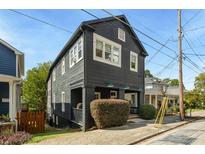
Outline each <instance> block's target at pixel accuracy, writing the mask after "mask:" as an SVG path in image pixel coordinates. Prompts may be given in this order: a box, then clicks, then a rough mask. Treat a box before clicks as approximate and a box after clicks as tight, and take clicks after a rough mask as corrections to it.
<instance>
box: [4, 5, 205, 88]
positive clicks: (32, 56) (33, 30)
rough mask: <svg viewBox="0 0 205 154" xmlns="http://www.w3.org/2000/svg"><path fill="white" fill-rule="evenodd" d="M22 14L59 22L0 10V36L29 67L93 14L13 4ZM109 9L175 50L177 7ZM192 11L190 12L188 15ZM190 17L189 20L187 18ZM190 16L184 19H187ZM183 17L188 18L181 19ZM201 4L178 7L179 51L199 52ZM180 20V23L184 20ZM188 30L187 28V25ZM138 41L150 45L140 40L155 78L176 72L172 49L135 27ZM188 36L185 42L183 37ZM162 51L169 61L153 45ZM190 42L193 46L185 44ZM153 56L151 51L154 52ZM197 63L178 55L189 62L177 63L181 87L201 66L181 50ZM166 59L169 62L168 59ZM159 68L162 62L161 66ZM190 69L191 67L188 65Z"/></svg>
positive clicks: (52, 54) (48, 57) (47, 57)
mask: <svg viewBox="0 0 205 154" xmlns="http://www.w3.org/2000/svg"><path fill="white" fill-rule="evenodd" d="M17 11H19V12H22V13H24V14H26V15H29V16H32V17H35V18H37V19H40V20H43V21H46V22H48V23H51V24H53V25H56V26H59V27H62V28H64V29H66V30H67V31H69V32H66V31H63V30H62V29H59V28H55V27H52V26H49V25H47V24H44V23H41V22H39V21H36V20H33V19H30V18H28V17H25V16H22V15H20V14H17V13H15V12H12V11H11V10H6V9H4V10H0V38H1V39H3V40H5V41H7V42H8V43H10V44H11V45H13V46H14V47H16V48H17V49H18V50H20V51H22V52H24V53H25V69H26V71H27V70H28V69H31V68H32V67H35V66H37V64H38V63H42V62H46V61H53V60H54V59H55V58H56V56H57V55H58V53H59V52H60V50H61V49H62V48H63V46H64V45H65V43H66V42H67V41H68V40H69V38H70V37H71V35H72V32H74V31H75V30H76V28H77V27H78V26H79V25H80V23H81V22H82V21H86V20H91V19H95V18H94V17H92V16H90V15H89V14H86V13H85V12H83V11H82V10H49V9H46V10H17ZM87 11H89V12H91V13H92V14H95V15H96V16H97V17H99V18H101V17H108V16H109V15H108V14H107V13H105V12H103V11H102V10H87ZM108 11H110V12H111V13H112V14H114V15H121V14H124V15H125V16H126V17H127V19H128V20H129V22H130V24H131V26H133V27H135V28H136V29H138V30H140V31H142V32H143V33H145V34H147V35H148V36H150V37H152V38H154V39H155V40H157V41H159V42H161V43H163V44H165V43H166V46H167V47H169V48H171V49H172V50H174V51H176V53H178V41H177V39H178V33H177V28H178V18H177V10H175V9H173V10H166V9H163V10H156V9H155V10H142V9H140V10H108ZM193 16H194V18H192V17H193ZM190 19H191V20H190ZM189 20H190V21H189ZM187 21H188V22H187ZM204 21H205V10H182V26H183V30H184V31H185V32H184V33H183V41H182V47H183V52H184V53H185V54H190V53H191V54H193V53H194V52H196V53H197V54H205V52H204V49H203V48H204V45H205V35H204V34H205V27H203V26H205V23H204ZM184 24H185V25H184ZM190 30H192V31H190ZM135 32H136V34H137V36H138V37H139V39H140V41H142V42H144V43H146V44H148V45H150V46H151V47H150V46H147V45H146V44H143V45H144V47H145V49H146V50H147V52H148V54H149V56H148V57H146V64H145V66H146V69H149V70H150V71H151V73H152V74H153V75H155V76H157V77H159V78H162V79H163V78H178V62H177V57H176V53H174V52H173V51H171V50H168V49H166V48H165V47H164V48H163V47H162V46H161V45H160V44H158V43H156V42H154V41H152V40H151V39H149V38H147V37H145V36H144V35H142V34H140V33H139V32H137V31H135ZM185 38H186V39H187V40H188V42H189V44H190V45H191V47H190V46H189V45H188V43H187V42H186V39H185ZM153 48H155V49H158V50H159V49H160V48H161V50H160V51H161V52H163V53H165V54H167V55H168V56H171V57H174V58H175V59H176V60H174V61H173V59H171V58H170V57H168V56H165V55H164V54H162V53H161V52H159V53H158V54H156V52H157V51H156V50H155V49H153ZM191 48H193V50H194V51H193V50H192V49H191ZM155 54H156V56H154V58H152V57H153V55H155ZM187 57H188V58H190V59H191V60H192V61H193V62H194V63H196V64H197V65H198V66H199V68H200V69H197V68H195V67H194V66H193V65H191V64H190V63H189V62H188V59H187V58H185V59H184V63H185V64H186V65H188V66H189V67H191V68H192V69H190V68H188V67H187V66H185V65H184V66H183V75H184V77H183V78H184V84H185V87H186V88H187V89H192V88H193V86H194V79H195V76H196V75H197V74H198V73H200V72H203V71H204V69H203V67H204V66H205V65H204V63H205V61H204V58H205V56H201V57H200V59H199V57H197V56H193V55H187ZM169 63H170V65H168V64H169ZM167 65H168V67H166V69H164V67H165V66H167ZM193 70H194V71H193Z"/></svg>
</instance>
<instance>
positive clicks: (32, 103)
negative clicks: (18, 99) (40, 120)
mask: <svg viewBox="0 0 205 154" xmlns="http://www.w3.org/2000/svg"><path fill="white" fill-rule="evenodd" d="M50 66H51V62H46V63H42V64H38V66H37V67H34V68H32V69H30V70H28V71H27V74H26V79H25V80H24V81H23V87H22V90H23V96H22V99H23V101H24V102H25V103H27V104H28V108H29V110H37V111H39V110H40V111H45V110H46V88H47V86H46V85H47V84H46V79H47V76H48V71H49V68H50Z"/></svg>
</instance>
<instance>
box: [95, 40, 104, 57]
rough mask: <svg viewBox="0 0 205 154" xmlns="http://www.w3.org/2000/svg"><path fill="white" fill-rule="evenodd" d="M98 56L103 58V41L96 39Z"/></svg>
mask: <svg viewBox="0 0 205 154" xmlns="http://www.w3.org/2000/svg"><path fill="white" fill-rule="evenodd" d="M96 57H100V58H103V42H102V41H100V40H96Z"/></svg>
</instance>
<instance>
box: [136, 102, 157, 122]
mask: <svg viewBox="0 0 205 154" xmlns="http://www.w3.org/2000/svg"><path fill="white" fill-rule="evenodd" d="M156 113H157V110H156V109H155V107H154V106H153V105H151V104H144V105H142V106H140V108H139V116H140V117H141V118H142V119H146V120H149V119H154V118H155V116H156Z"/></svg>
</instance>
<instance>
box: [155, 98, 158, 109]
mask: <svg viewBox="0 0 205 154" xmlns="http://www.w3.org/2000/svg"><path fill="white" fill-rule="evenodd" d="M157 102H158V97H157V95H155V108H156V109H157Z"/></svg>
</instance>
